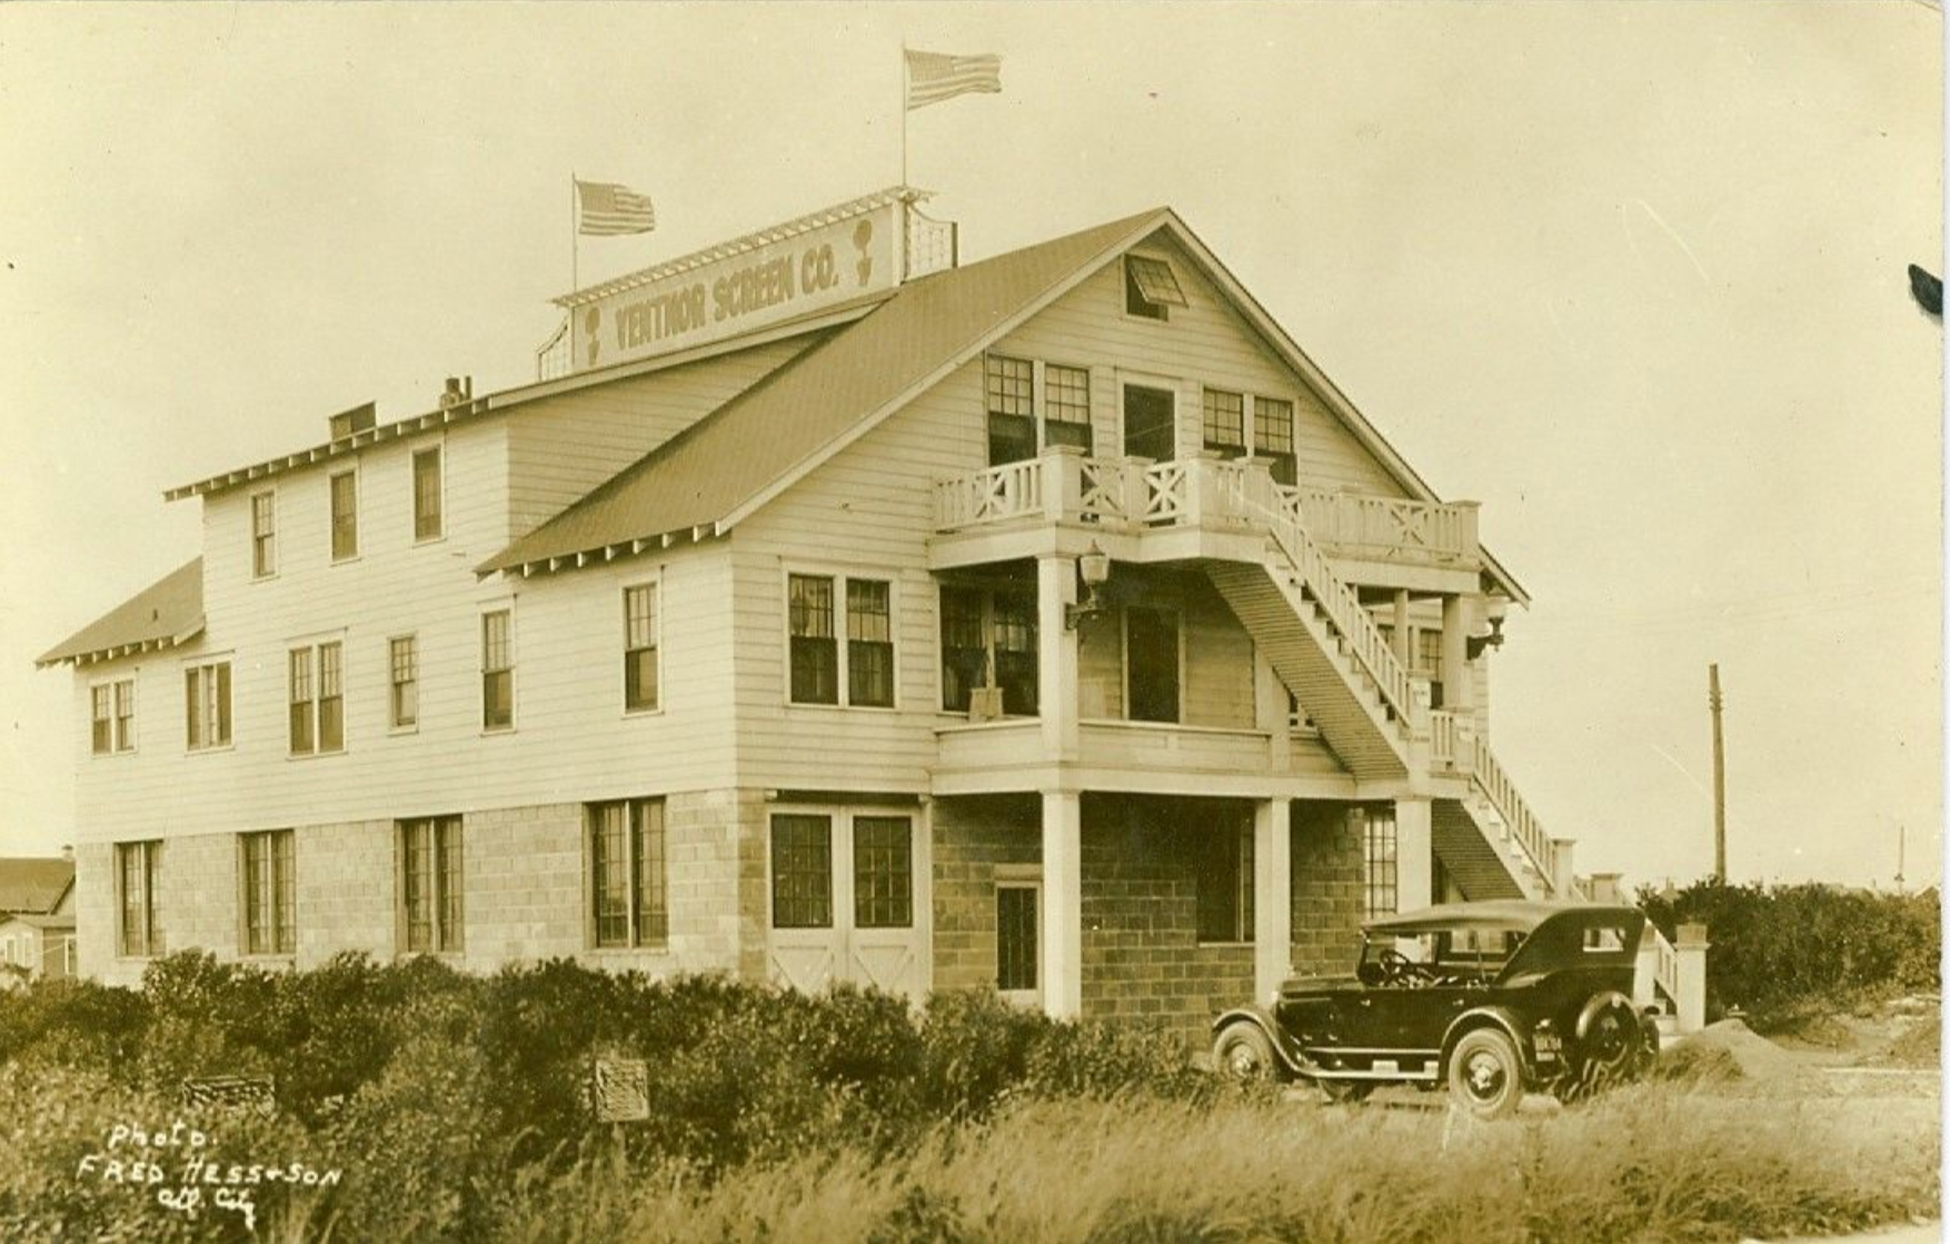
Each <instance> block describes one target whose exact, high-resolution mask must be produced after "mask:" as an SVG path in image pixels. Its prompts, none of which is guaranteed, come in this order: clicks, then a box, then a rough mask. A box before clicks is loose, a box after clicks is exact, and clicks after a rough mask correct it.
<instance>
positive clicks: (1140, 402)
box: [1124, 385, 1178, 462]
mask: <svg viewBox="0 0 1950 1244" xmlns="http://www.w3.org/2000/svg"><path fill="white" fill-rule="evenodd" d="M1172 411H1173V399H1172V395H1171V391H1170V390H1169V389H1147V388H1144V387H1142V386H1140V385H1126V386H1125V388H1124V455H1125V456H1126V457H1129V458H1149V459H1150V460H1152V461H1153V462H1168V461H1170V460H1171V459H1173V458H1175V457H1177V456H1178V433H1177V429H1176V427H1175V421H1174V418H1173V414H1172Z"/></svg>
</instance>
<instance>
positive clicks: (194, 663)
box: [177, 652, 237, 756]
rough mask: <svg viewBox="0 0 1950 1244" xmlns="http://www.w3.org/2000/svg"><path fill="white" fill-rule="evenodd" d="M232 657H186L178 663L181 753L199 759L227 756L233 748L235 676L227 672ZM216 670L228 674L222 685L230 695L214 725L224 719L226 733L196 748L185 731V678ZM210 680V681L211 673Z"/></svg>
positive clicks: (188, 732) (220, 655)
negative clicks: (181, 710)
mask: <svg viewBox="0 0 1950 1244" xmlns="http://www.w3.org/2000/svg"><path fill="white" fill-rule="evenodd" d="M235 655H236V654H235V653H230V652H225V653H221V654H213V655H210V656H196V657H188V658H185V659H184V660H183V661H181V662H179V663H178V666H177V668H178V669H179V670H180V671H181V673H182V674H183V677H182V678H181V679H179V680H178V685H179V686H181V687H182V688H183V700H184V703H183V752H184V754H185V755H189V756H201V755H205V754H207V753H210V752H227V751H231V750H233V749H234V748H235V747H236V746H237V743H236V739H237V703H236V701H237V695H236V691H237V674H236V671H235V670H234V669H232V668H231V666H232V665H233V663H234V662H233V658H234V657H235ZM219 667H222V668H224V669H225V670H228V671H229V672H228V673H226V674H225V676H224V678H223V679H222V685H224V686H227V687H228V689H229V691H230V693H231V694H230V695H229V696H227V697H225V700H226V701H227V702H226V703H224V704H223V706H222V712H220V713H219V714H218V721H220V722H221V721H223V720H224V719H225V718H228V719H229V726H230V729H229V730H228V731H227V732H225V734H224V735H223V737H222V738H219V739H215V740H214V741H212V742H209V743H204V744H200V745H199V744H198V743H197V742H196V740H195V739H194V738H193V737H191V735H190V729H189V712H190V710H189V676H190V675H191V674H192V673H201V672H203V671H205V670H209V671H215V670H216V669H218V668H219ZM210 677H214V673H212V674H211V675H210Z"/></svg>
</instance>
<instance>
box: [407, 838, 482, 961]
mask: <svg viewBox="0 0 1950 1244" xmlns="http://www.w3.org/2000/svg"><path fill="white" fill-rule="evenodd" d="M419 826H424V827H425V828H426V831H427V834H428V837H429V840H430V841H429V865H428V867H429V872H428V877H427V879H428V882H429V886H428V888H429V890H430V891H431V900H430V901H431V909H430V915H429V918H428V922H427V940H428V941H429V942H430V943H431V945H430V946H428V947H426V948H425V949H419V950H416V949H414V948H413V947H412V936H413V935H412V931H411V930H412V920H413V912H412V908H411V905H410V904H409V903H408V902H407V890H408V886H407V881H408V877H409V875H410V874H411V871H412V868H411V865H410V864H409V862H408V861H409V859H410V858H411V854H412V853H411V850H410V848H409V844H408V841H407V839H408V835H409V833H410V832H411V831H412V829H413V828H415V827H419ZM449 828H451V829H452V830H453V831H454V837H455V839H456V843H455V845H456V849H457V851H458V854H459V857H460V867H459V869H458V870H457V873H458V875H457V879H456V881H457V884H458V886H459V889H460V893H459V895H458V896H454V895H451V894H449V892H448V889H447V873H446V859H445V853H444V851H443V849H442V848H443V847H444V846H445V845H446V843H445V835H444V833H443V832H442V831H444V830H446V829H449ZM393 852H394V859H395V860H396V861H397V864H396V866H395V868H394V912H395V916H394V931H393V954H394V956H395V957H397V958H404V957H405V956H407V955H460V954H464V953H465V952H466V950H467V818H466V817H465V816H463V815H461V814H460V813H458V812H455V813H448V814H444V815H440V816H415V817H402V818H400V819H397V820H395V821H394V822H393ZM456 897H457V901H456V902H455V903H454V904H453V907H454V913H455V915H454V928H453V935H452V938H451V941H450V940H449V939H448V938H446V937H443V936H442V934H441V917H442V914H443V913H444V912H445V911H446V909H447V906H448V900H449V898H456Z"/></svg>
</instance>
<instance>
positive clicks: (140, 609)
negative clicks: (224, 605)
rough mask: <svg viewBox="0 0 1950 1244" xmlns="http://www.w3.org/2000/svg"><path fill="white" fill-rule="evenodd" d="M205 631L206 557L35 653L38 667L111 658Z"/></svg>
mask: <svg viewBox="0 0 1950 1244" xmlns="http://www.w3.org/2000/svg"><path fill="white" fill-rule="evenodd" d="M202 630H203V559H202V558H201V557H198V558H196V559H194V560H192V561H190V562H188V563H186V564H185V565H183V566H180V567H178V568H177V569H175V570H173V571H171V572H170V573H169V574H167V575H164V576H163V577H162V578H161V579H158V580H157V581H156V582H154V583H152V584H150V585H149V586H148V587H146V588H144V589H143V590H142V591H140V592H138V593H136V595H135V596H133V597H132V598H130V599H129V600H126V601H124V602H122V603H121V604H120V605H117V606H116V607H115V608H113V609H111V610H109V611H108V612H107V613H105V614H103V615H102V616H101V617H99V618H97V619H95V620H94V621H93V622H90V623H89V624H88V625H87V626H84V627H82V628H81V629H80V630H78V631H76V632H75V633H74V634H72V635H70V636H68V638H67V639H65V640H63V641H62V642H60V643H58V644H56V645H55V646H54V647H52V648H50V649H48V650H47V651H46V652H44V653H42V654H41V655H40V656H39V657H37V658H35V660H34V664H35V665H38V666H49V665H60V664H62V663H63V662H69V661H72V662H74V663H76V664H82V663H84V662H88V661H106V660H109V659H111V658H113V657H118V656H126V655H128V654H129V653H133V652H142V651H146V650H148V649H151V648H169V647H173V646H174V645H176V644H180V643H184V642H186V641H188V640H190V639H193V638H195V637H196V636H197V635H198V634H200V633H202Z"/></svg>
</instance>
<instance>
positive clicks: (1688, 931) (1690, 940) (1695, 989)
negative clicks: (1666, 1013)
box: [1673, 924, 1708, 1032]
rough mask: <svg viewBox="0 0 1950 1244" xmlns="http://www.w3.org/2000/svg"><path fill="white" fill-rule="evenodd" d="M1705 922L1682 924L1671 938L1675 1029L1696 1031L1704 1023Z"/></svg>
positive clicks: (1702, 1026)
mask: <svg viewBox="0 0 1950 1244" xmlns="http://www.w3.org/2000/svg"><path fill="white" fill-rule="evenodd" d="M1707 949H1708V943H1707V940H1706V926H1705V925H1703V924H1682V925H1680V926H1679V936H1678V937H1677V938H1675V939H1673V960H1674V963H1675V965H1676V967H1677V968H1678V971H1677V973H1676V975H1677V976H1678V981H1677V984H1678V986H1679V997H1678V998H1676V999H1674V1001H1675V1002H1676V1003H1677V1004H1678V1005H1677V1007H1676V1009H1677V1011H1678V1013H1679V1031H1681V1032H1698V1031H1699V1030H1700V1029H1702V1028H1704V1027H1706V952H1707Z"/></svg>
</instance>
